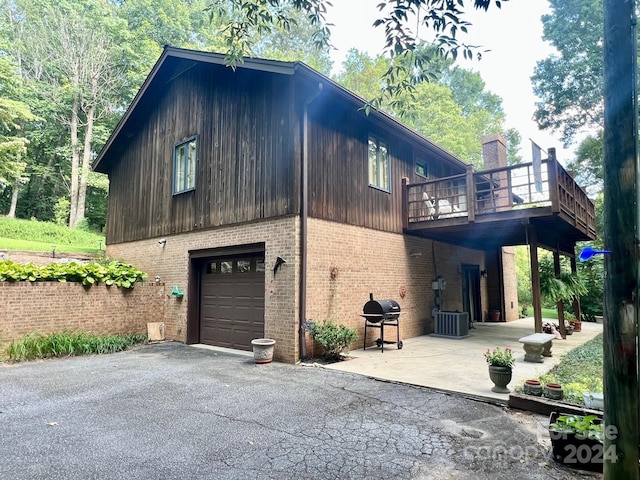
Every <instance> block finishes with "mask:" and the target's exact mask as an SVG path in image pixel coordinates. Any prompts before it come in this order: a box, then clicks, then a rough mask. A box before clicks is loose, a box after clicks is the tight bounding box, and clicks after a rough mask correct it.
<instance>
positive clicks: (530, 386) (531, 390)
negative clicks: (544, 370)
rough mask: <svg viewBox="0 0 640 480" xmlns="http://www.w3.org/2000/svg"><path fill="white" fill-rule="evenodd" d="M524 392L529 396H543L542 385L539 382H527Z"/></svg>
mask: <svg viewBox="0 0 640 480" xmlns="http://www.w3.org/2000/svg"><path fill="white" fill-rule="evenodd" d="M523 390H524V393H526V394H527V395H534V396H536V397H540V396H542V384H541V383H540V382H539V381H538V380H525V382H524V388H523Z"/></svg>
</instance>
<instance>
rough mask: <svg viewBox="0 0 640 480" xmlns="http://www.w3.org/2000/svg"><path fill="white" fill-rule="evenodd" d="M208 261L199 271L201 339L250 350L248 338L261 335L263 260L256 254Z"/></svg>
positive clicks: (206, 341)
mask: <svg viewBox="0 0 640 480" xmlns="http://www.w3.org/2000/svg"><path fill="white" fill-rule="evenodd" d="M209 262H210V263H209V264H208V265H205V268H204V269H203V271H202V274H201V289H200V291H201V297H200V341H201V342H202V343H206V344H210V345H217V346H222V347H229V348H237V349H243V350H250V349H251V340H252V339H254V338H258V337H263V336H264V287H265V283H264V269H263V263H260V262H261V261H260V259H257V257H255V256H254V257H253V258H250V259H210V260H209ZM259 265H260V266H261V267H258V266H259ZM248 268H251V269H253V271H252V272H250V273H249V272H247V271H246V270H247V269H248ZM258 268H262V271H260V272H257V271H255V270H257V269H258Z"/></svg>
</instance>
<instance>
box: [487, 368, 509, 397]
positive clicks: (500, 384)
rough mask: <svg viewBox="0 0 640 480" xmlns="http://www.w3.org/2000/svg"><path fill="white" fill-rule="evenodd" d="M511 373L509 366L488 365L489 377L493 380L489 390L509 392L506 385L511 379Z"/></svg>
mask: <svg viewBox="0 0 640 480" xmlns="http://www.w3.org/2000/svg"><path fill="white" fill-rule="evenodd" d="M511 375H512V371H511V367H499V366H496V365H489V378H490V379H491V381H492V382H493V387H492V388H491V391H492V392H496V393H509V392H510V390H509V389H508V388H507V385H508V384H509V382H510V381H511Z"/></svg>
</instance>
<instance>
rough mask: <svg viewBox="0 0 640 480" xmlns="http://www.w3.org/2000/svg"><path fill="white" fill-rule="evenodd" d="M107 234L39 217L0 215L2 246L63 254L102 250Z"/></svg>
mask: <svg viewBox="0 0 640 480" xmlns="http://www.w3.org/2000/svg"><path fill="white" fill-rule="evenodd" d="M104 244H105V241H104V236H103V235H99V234H96V233H93V232H87V231H84V230H80V229H76V228H69V227H66V226H62V225H56V224H54V223H50V222H39V221H37V220H21V219H16V218H5V217H0V249H6V250H28V251H35V252H51V251H52V250H53V248H54V247H55V250H56V252H61V253H96V254H99V253H102V252H103V251H104Z"/></svg>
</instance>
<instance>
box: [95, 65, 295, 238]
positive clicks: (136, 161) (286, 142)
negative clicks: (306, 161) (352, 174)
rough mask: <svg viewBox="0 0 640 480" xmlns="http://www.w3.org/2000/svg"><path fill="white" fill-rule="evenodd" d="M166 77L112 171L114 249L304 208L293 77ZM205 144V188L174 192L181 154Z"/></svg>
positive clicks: (200, 173)
mask: <svg viewBox="0 0 640 480" xmlns="http://www.w3.org/2000/svg"><path fill="white" fill-rule="evenodd" d="M176 71H177V72H182V73H177V74H175V75H174V76H173V78H165V79H156V80H157V82H156V84H155V85H154V88H153V89H152V90H150V91H149V92H148V95H147V99H146V102H145V104H140V105H138V108H137V109H136V115H135V116H132V118H131V120H130V122H131V123H134V124H137V125H139V127H137V129H135V130H131V133H132V135H131V138H130V142H129V143H128V144H127V146H126V147H125V149H124V151H123V152H122V153H121V155H120V157H119V161H118V162H116V163H115V164H114V165H113V168H112V170H111V173H110V180H111V185H110V189H111V190H110V195H109V213H108V222H107V241H108V243H119V242H125V241H132V240H139V239H144V238H150V237H157V236H162V235H168V234H172V233H181V232H187V231H191V230H195V229H201V228H209V227H215V226H221V225H229V224H234V223H241V222H247V221H252V220H257V219H263V218H271V217H277V216H282V215H287V214H291V213H296V212H297V211H299V201H298V195H297V192H298V181H299V178H298V175H297V174H296V173H295V172H296V169H297V167H298V165H299V160H298V158H297V155H299V149H298V148H297V145H298V144H297V140H296V136H297V134H298V132H297V130H296V126H297V119H296V118H295V114H294V106H293V101H292V87H291V85H292V82H291V77H289V76H285V75H275V74H270V73H265V72H256V71H250V70H241V69H238V70H237V71H236V72H233V71H232V70H231V69H228V68H225V67H221V66H215V65H195V66H192V68H188V65H187V66H185V68H182V69H180V68H176ZM193 135H198V141H197V152H198V153H197V155H198V160H197V172H196V189H195V190H193V191H190V192H185V193H181V194H178V195H173V194H172V181H173V150H174V146H175V144H176V143H178V142H180V141H181V140H183V139H186V138H189V137H191V136H193Z"/></svg>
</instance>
